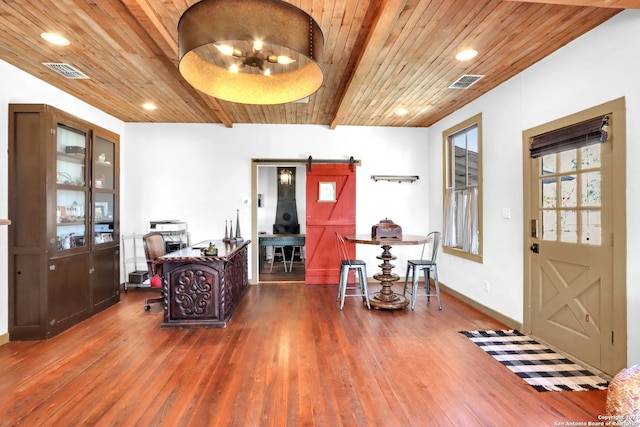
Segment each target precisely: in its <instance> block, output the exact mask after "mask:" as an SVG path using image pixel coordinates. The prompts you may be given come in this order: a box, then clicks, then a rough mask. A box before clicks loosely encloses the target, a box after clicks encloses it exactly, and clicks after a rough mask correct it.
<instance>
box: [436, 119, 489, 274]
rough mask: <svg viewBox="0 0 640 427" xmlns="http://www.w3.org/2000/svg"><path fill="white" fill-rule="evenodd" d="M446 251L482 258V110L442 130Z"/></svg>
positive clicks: (480, 259) (469, 257)
mask: <svg viewBox="0 0 640 427" xmlns="http://www.w3.org/2000/svg"><path fill="white" fill-rule="evenodd" d="M442 139H443V146H444V149H443V153H444V159H443V161H444V167H443V172H444V179H443V182H444V189H443V194H444V207H445V209H444V230H443V237H444V238H443V245H442V246H443V250H444V252H445V253H449V254H453V255H456V256H460V257H463V258H467V259H470V260H473V261H476V262H482V114H478V115H476V116H473V117H471V118H469V119H468V120H465V121H464V122H462V123H460V124H458V125H456V126H454V127H452V128H450V129H447V130H445V131H444V132H443V134H442Z"/></svg>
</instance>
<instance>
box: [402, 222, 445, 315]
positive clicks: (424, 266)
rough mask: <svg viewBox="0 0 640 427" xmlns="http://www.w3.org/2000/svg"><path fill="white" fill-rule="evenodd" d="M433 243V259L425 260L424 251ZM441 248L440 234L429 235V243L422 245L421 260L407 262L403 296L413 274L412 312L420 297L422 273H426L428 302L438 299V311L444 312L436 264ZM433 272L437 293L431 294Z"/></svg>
mask: <svg viewBox="0 0 640 427" xmlns="http://www.w3.org/2000/svg"><path fill="white" fill-rule="evenodd" d="M429 243H431V245H432V247H431V258H429V259H425V258H424V251H425V249H426V247H427V245H428V244H429ZM439 247H440V232H439V231H432V232H431V233H429V234H428V235H427V241H426V242H425V243H424V245H422V254H421V255H420V259H412V260H409V261H407V274H406V275H405V277H404V291H403V292H402V295H405V294H406V293H407V289H408V281H409V274H410V273H413V274H412V285H411V310H413V309H414V307H415V305H416V297H417V296H418V279H419V278H420V271H422V272H423V273H424V279H425V291H426V293H425V295H424V296H426V297H427V301H429V299H430V298H431V297H433V296H435V297H437V298H438V309H439V310H442V305H441V304H440V284H439V283H438V266H437V264H436V257H437V256H438V249H439ZM432 271H433V278H434V281H433V283H434V288H435V293H432V292H431V280H430V275H431V274H430V273H431V272H432Z"/></svg>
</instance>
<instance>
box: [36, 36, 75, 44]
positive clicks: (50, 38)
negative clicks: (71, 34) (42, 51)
mask: <svg viewBox="0 0 640 427" xmlns="http://www.w3.org/2000/svg"><path fill="white" fill-rule="evenodd" d="M40 37H42V38H43V39H45V40H46V41H48V42H49V43H53V44H55V45H58V46H69V40H67V39H65V38H64V37H62V36H61V35H59V34H54V33H42V34H40Z"/></svg>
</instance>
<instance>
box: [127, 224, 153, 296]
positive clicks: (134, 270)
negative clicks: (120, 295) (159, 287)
mask: <svg viewBox="0 0 640 427" xmlns="http://www.w3.org/2000/svg"><path fill="white" fill-rule="evenodd" d="M142 236H144V234H142V233H140V234H136V233H133V234H129V235H126V236H124V235H123V236H122V268H123V272H124V277H125V282H124V291H125V292H127V290H128V288H129V287H135V288H140V287H149V286H150V285H149V277H147V276H148V274H147V258H146V257H145V255H144V243H143V242H142ZM132 280H133V281H132ZM134 282H135V283H134Z"/></svg>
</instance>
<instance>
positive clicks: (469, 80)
mask: <svg viewBox="0 0 640 427" xmlns="http://www.w3.org/2000/svg"><path fill="white" fill-rule="evenodd" d="M483 77H484V76H479V75H477V74H465V75H464V76H462V77H460V78H459V79H458V80H456V81H455V82H453V83H451V86H449V89H468V88H469V87H471V85H473V84H474V83H475V82H477V81H478V80H480V79H481V78H483Z"/></svg>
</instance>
